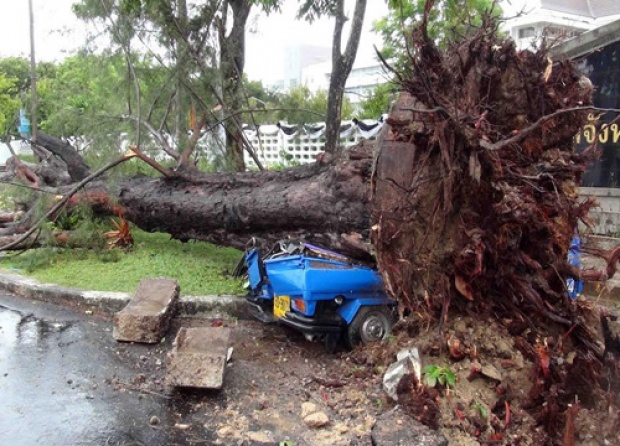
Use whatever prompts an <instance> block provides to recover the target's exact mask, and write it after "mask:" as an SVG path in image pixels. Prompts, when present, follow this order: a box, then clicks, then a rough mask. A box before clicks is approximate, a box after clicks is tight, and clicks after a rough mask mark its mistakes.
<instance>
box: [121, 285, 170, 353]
mask: <svg viewBox="0 0 620 446" xmlns="http://www.w3.org/2000/svg"><path fill="white" fill-rule="evenodd" d="M178 298H179V284H178V283H177V281H176V280H173V279H163V278H162V279H145V280H142V281H140V284H139V285H138V289H137V290H136V294H135V295H134V296H133V298H132V299H131V300H130V301H129V303H128V304H127V305H126V306H125V308H123V309H122V310H121V311H119V312H118V313H116V314H115V315H114V331H113V333H112V335H113V336H114V339H116V340H117V341H127V342H146V343H155V342H159V341H160V340H161V339H162V338H163V337H164V335H165V334H166V331H167V330H168V327H169V326H170V320H171V319H172V316H173V315H174V310H175V303H176V301H177V300H178Z"/></svg>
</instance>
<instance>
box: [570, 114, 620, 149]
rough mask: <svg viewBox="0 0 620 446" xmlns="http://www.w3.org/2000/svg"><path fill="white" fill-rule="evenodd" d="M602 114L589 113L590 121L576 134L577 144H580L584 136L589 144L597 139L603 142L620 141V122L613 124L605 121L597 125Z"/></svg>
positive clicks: (615, 142)
mask: <svg viewBox="0 0 620 446" xmlns="http://www.w3.org/2000/svg"><path fill="white" fill-rule="evenodd" d="M600 116H601V115H594V114H592V113H590V114H589V115H588V121H589V123H588V124H586V125H584V126H583V128H582V129H581V132H579V133H577V134H576V135H575V143H576V144H580V143H581V141H582V138H583V139H585V141H586V142H587V143H588V144H592V143H593V142H594V141H597V140H598V142H600V143H601V144H607V143H614V144H617V143H618V142H620V125H619V124H618V123H613V124H611V125H610V124H609V123H603V124H601V125H600V126H597V124H598V121H599V118H600Z"/></svg>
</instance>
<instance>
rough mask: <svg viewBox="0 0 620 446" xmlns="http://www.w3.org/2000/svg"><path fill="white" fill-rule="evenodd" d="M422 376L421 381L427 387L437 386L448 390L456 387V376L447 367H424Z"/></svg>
mask: <svg viewBox="0 0 620 446" xmlns="http://www.w3.org/2000/svg"><path fill="white" fill-rule="evenodd" d="M422 375H423V378H422V381H423V382H424V385H426V386H428V387H435V386H436V385H437V384H439V385H440V386H442V387H445V388H447V389H450V388H453V387H454V386H455V385H456V376H455V375H454V372H453V371H452V370H450V369H449V368H448V367H442V366H438V365H427V366H426V367H424V370H423V371H422Z"/></svg>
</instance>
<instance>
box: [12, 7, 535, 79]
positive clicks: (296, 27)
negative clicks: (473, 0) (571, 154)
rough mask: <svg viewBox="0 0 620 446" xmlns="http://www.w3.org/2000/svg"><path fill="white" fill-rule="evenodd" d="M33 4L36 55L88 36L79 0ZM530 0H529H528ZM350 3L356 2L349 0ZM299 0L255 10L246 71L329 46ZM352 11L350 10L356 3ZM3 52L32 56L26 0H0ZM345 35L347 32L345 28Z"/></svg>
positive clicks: (60, 50)
mask: <svg viewBox="0 0 620 446" xmlns="http://www.w3.org/2000/svg"><path fill="white" fill-rule="evenodd" d="M32 1H33V4H34V10H35V33H36V34H35V52H36V56H37V60H60V59H62V58H64V57H66V56H67V55H70V54H71V53H73V52H75V51H76V50H77V49H78V48H79V47H80V46H81V45H83V44H84V39H85V37H84V36H85V28H86V27H85V24H84V23H83V22H81V21H80V20H78V19H77V18H76V17H75V16H74V15H73V13H72V11H71V5H72V4H73V3H74V2H75V1H76V0H32ZM527 1H528V0H504V2H503V6H504V8H505V10H506V13H507V14H509V10H510V9H511V8H510V5H508V4H506V3H507V2H510V3H511V4H512V5H513V6H516V7H519V6H520V5H522V4H523V3H525V2H527ZM529 1H530V2H531V0H529ZM348 3H352V2H351V1H349V2H348ZM385 3H386V2H385V0H368V6H367V11H366V17H365V20H364V28H365V29H366V31H365V32H364V34H363V37H362V42H361V44H360V53H359V55H358V57H359V58H363V57H369V56H368V54H369V53H371V52H372V44H373V43H375V44H378V43H379V42H380V40H379V39H378V37H376V36H375V35H374V34H372V33H370V31H369V30H370V27H371V25H372V22H373V21H375V20H377V19H378V18H380V17H382V16H383V15H385V13H386V11H387V7H386V5H385ZM297 4H298V2H297V1H293V0H288V1H287V2H286V4H285V5H286V6H285V7H284V8H283V11H282V14H272V15H271V16H269V17H266V16H264V15H263V14H254V15H253V16H252V17H251V18H250V20H249V27H248V28H249V32H248V35H247V47H246V72H247V74H248V77H249V78H250V79H260V80H263V81H264V82H266V83H270V82H273V81H275V80H276V79H278V78H279V77H280V76H281V74H282V66H283V61H282V54H283V52H284V48H285V47H287V46H292V45H295V44H298V43H300V44H312V45H318V46H326V47H331V36H332V30H333V21H331V20H326V19H323V20H320V21H317V22H314V23H313V24H308V23H306V22H304V21H298V20H295V11H296V5H297ZM350 9H351V11H349V12H350V13H351V15H352V7H351V8H350ZM0 17H2V24H1V25H0V42H1V43H0V57H7V56H28V55H29V54H30V40H29V39H30V38H29V25H28V23H29V22H28V0H0ZM345 35H346V34H345Z"/></svg>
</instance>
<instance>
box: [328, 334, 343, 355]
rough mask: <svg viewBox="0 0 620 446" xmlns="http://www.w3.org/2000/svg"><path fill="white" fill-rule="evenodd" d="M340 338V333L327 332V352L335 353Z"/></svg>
mask: <svg viewBox="0 0 620 446" xmlns="http://www.w3.org/2000/svg"><path fill="white" fill-rule="evenodd" d="M339 340H340V334H339V333H327V334H326V335H325V350H327V353H335V352H336V349H337V348H338V341H339Z"/></svg>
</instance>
